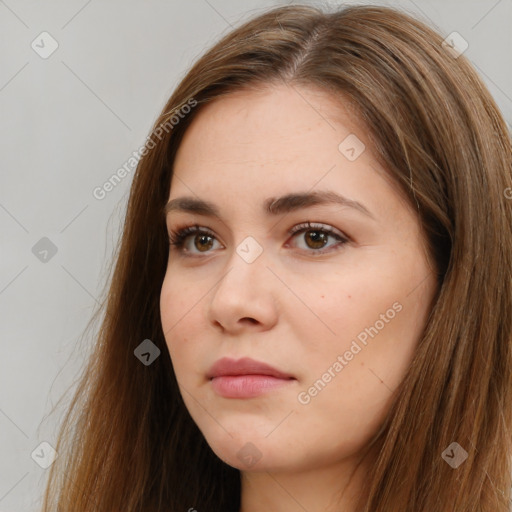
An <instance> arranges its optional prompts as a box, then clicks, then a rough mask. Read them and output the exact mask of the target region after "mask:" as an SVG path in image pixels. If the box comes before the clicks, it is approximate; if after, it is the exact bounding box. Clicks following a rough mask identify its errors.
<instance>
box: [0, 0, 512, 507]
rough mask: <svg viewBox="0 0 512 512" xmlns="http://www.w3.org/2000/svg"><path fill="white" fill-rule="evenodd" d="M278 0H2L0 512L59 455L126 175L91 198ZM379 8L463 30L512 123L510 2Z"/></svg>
mask: <svg viewBox="0 0 512 512" xmlns="http://www.w3.org/2000/svg"><path fill="white" fill-rule="evenodd" d="M284 3H293V2H279V1H262V0H243V1H241V0H238V1H236V0H210V1H206V0H190V1H187V2H185V1H183V0H182V1H179V2H178V1H163V0H159V1H157V0H151V1H142V0H138V1H135V0H131V1H127V0H103V1H100V0H67V1H66V2H65V1H64V0H60V1H51V2H44V3H43V2H35V1H29V0H6V1H2V0H0V38H1V45H0V52H1V53H0V55H1V65H0V109H1V115H0V138H1V148H2V160H1V171H0V234H1V235H0V236H1V239H0V240H1V250H0V312H1V324H0V336H1V337H0V340H1V349H2V351H1V357H0V512H32V511H38V510H39V507H40V504H41V495H42V491H43V487H44V484H45V481H46V473H47V470H44V469H42V468H41V467H40V466H39V465H37V464H36V462H34V460H33V459H32V458H31V454H32V452H33V451H34V450H35V449H36V448H37V447H38V446H39V444H40V443H41V442H43V441H46V442H49V443H50V444H52V445H55V440H56V433H57V426H58V423H59V418H60V416H58V414H57V413H56V414H54V415H53V416H51V417H47V415H48V413H49V412H50V410H51V408H52V407H53V406H54V405H55V403H56V401H57V400H58V399H59V398H60V397H61V396H62V395H63V393H64V391H65V390H66V389H67V388H69V387H70V386H71V388H72V386H73V385H74V384H73V382H74V380H75V379H76V377H77V375H78V370H79V368H80V365H81V364H82V362H83V360H84V357H85V355H86V354H85V352H84V351H83V348H82V347H88V346H91V341H90V337H89V338H88V340H89V341H87V342H84V343H82V344H80V342H79V341H80V340H79V337H80V335H81V334H82V332H83V330H84V328H85V326H86V323H87V321H88V320H89V318H90V317H91V314H92V312H93V309H94V307H95V306H96V301H97V300H98V299H99V296H100V293H101V291H102V289H103V286H104V284H105V276H106V269H107V264H108V263H109V261H110V260H111V257H112V251H113V247H114V245H115V243H116V241H117V239H118V236H119V228H120V223H121V219H122V216H123V213H124V211H125V205H126V200H127V197H128V191H129V187H130V183H131V179H132V175H133V173H131V174H130V175H129V176H128V177H126V178H125V179H124V180H123V182H122V183H120V184H119V185H118V186H117V187H116V188H115V189H114V190H113V191H111V192H110V193H108V194H107V196H106V197H105V198H104V199H103V200H98V199H95V198H94V197H93V194H92V191H93V189H94V188H95V187H98V186H101V185H102V184H103V183H104V182H105V181H106V180H107V179H108V178H109V177H110V176H112V174H113V173H115V171H116V170H117V169H118V168H119V167H120V166H122V165H123V163H125V162H126V161H127V159H128V158H129V157H130V156H131V154H132V152H133V151H135V150H137V149H138V148H139V147H140V146H141V145H142V144H143V143H144V140H145V138H146V136H147V135H148V133H149V130H150V127H151V125H152V123H153V121H154V120H155V119H156V116H157V115H158V113H159V112H160V110H161V108H162V107H163V105H164V103H165V101H166V100H167V98H168V97H169V96H170V94H171V92H172V90H173V88H174V87H175V85H176V84H177V83H178V81H179V79H180V78H181V77H182V76H183V74H184V73H185V71H186V70H187V68H188V67H189V66H190V65H191V63H192V61H193V60H194V58H196V57H197V56H198V55H199V54H201V53H202V52H203V50H204V49H205V48H206V47H208V46H210V45H211V44H212V43H213V42H214V41H216V40H217V39H218V38H219V37H220V36H221V35H223V34H224V33H225V32H226V31H228V30H229V29H230V28H231V27H230V25H233V26H236V25H237V24H239V23H240V22H241V21H243V20H244V19H246V18H247V17H248V16H251V15H253V14H256V13H258V12H260V11H262V10H263V9H265V8H266V7H269V6H272V5H278V4H284ZM309 3H313V4H314V3H318V2H309ZM331 3H335V2H331ZM337 3H338V4H340V3H341V2H337ZM346 3H367V2H346ZM375 3H379V4H383V5H393V6H399V7H402V8H403V9H405V10H406V11H408V12H410V13H412V14H416V15H418V16H419V17H420V18H421V19H423V20H424V21H427V22H430V23H433V24H435V25H436V26H437V27H438V29H439V30H440V31H441V33H442V34H443V35H445V36H447V35H448V34H450V33H451V32H453V31H457V32H459V33H460V34H461V35H462V36H463V37H464V39H466V40H467V42H468V43H469V47H468V49H467V50H466V52H465V55H466V56H467V57H468V58H469V59H470V60H471V61H472V62H473V63H474V65H475V66H476V68H477V70H478V71H479V73H480V74H481V76H482V77H483V79H484V81H485V83H486V84H487V85H488V87H489V89H490V91H491V93H492V94H493V96H494V97H495V99H496V101H497V102H498V104H499V106H500V108H501V109H502V112H503V114H504V116H505V118H506V119H507V122H508V123H509V124H512V72H511V66H510V62H511V59H510V56H511V54H512V35H511V29H510V28H511V26H512V0H500V1H496V0H484V1H477V0H472V1H467V0H458V1H455V0H452V1H447V0H431V1H420V0H415V1H412V0H403V1H393V2H375ZM43 31H47V32H48V33H50V34H51V36H52V37H53V38H54V39H55V40H56V41H57V42H58V45H59V46H58V49H57V50H56V51H55V52H54V53H53V54H52V55H51V56H50V57H48V58H47V59H43V58H41V57H40V56H39V54H38V53H36V51H34V50H33V49H32V47H31V44H32V42H33V41H34V40H35V41H36V43H37V42H38V41H39V45H40V46H41V45H42V43H40V39H39V38H38V36H39V35H40V34H41V32H43ZM45 48H48V42H46V43H45ZM43 237H47V238H49V239H50V240H51V241H52V243H53V244H54V245H55V246H56V248H57V253H56V254H55V255H54V256H53V257H51V258H50V257H49V256H48V261H46V262H43V261H41V260H40V259H38V258H37V257H36V255H34V253H33V252H32V248H33V247H34V246H35V244H36V243H37V242H38V241H39V240H40V239H41V238H43ZM41 257H42V256H41Z"/></svg>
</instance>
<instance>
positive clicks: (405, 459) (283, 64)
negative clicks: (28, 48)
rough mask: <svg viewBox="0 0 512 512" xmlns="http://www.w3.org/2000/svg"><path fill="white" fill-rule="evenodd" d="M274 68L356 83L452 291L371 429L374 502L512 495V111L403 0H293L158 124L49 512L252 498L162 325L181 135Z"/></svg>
mask: <svg viewBox="0 0 512 512" xmlns="http://www.w3.org/2000/svg"><path fill="white" fill-rule="evenodd" d="M278 81H279V82H281V83H282V82H283V81H284V82H285V83H287V84H291V85H301V84H303V85H310V86H311V85H312V86H316V87H320V88H322V89H323V90H326V91H330V92H331V93H332V95H333V97H338V98H340V99H343V101H348V102H350V105H351V106H352V107H353V109H354V113H356V115H357V116H358V117H359V118H360V119H361V120H362V121H363V122H364V123H365V125H366V127H367V130H368V134H369V137H370V140H371V141H372V144H373V145H374V149H375V151H376V154H377V155H378V158H379V160H382V165H383V166H384V167H385V168H386V169H387V170H388V172H389V175H390V177H391V178H392V179H393V180H394V181H395V182H396V183H397V184H398V186H399V190H401V191H402V192H403V193H404V195H405V197H407V199H408V200H409V201H410V204H411V205H413V207H414V208H415V209H416V210H417V213H418V219H419V222H420V223H421V225H422V228H423V230H424V233H425V237H426V242H427V245H428V249H429V252H430V255H431V256H432V258H433V260H434V261H435V262H436V267H437V270H438V281H439V293H438V295H437V296H436V300H435V302H434V303H433V306H432V310H431V313H430V316H429V318H428V321H427V323H426V325H425V329H424V333H423V336H422V338H421V340H420V342H419V343H418V346H417V350H416V352H415V356H414V359H413V361H412V364H411V366H410V368H409V369H408V372H407V374H406V375H405V378H404V379H403V382H402V385H401V386H400V387H399V389H398V390H397V391H396V396H395V400H394V402H393V404H392V406H391V408H390V410H389V414H388V415H387V417H386V420H385V422H384V424H383V427H382V429H381V430H380V431H379V433H378V438H376V439H375V441H376V442H378V443H379V444H378V446H379V452H378V457H377V459H376V463H375V466H374V468H373V470H372V472H371V474H368V476H367V480H366V486H365V487H366V492H365V496H364V499H362V500H361V503H360V504H359V508H358V510H360V511H365V512H394V511H401V512H431V511H443V512H445V511H457V512H469V511H474V512H477V511H478V512H505V511H508V509H509V501H510V491H511V486H512V465H511V455H512V437H511V433H512V330H511V327H512V315H511V311H512V289H511V269H512V208H511V206H512V201H511V199H509V197H510V195H511V194H510V193H512V188H511V187H512V176H511V170H512V149H511V138H510V134H509V132H508V129H507V127H506V124H505V122H504V120H503V118H502V116H501V114H500V112H499V109H498V107H497V106H496V103H495V102H494V100H493V98H492V97H491V95H490V94H489V92H488V91H487V89H486V87H485V86H484V85H483V83H482V81H481V80H480V78H479V77H478V76H477V74H476V72H475V71H474V69H473V68H472V67H471V65H470V63H469V61H468V60H467V59H466V57H465V56H464V55H460V56H458V57H457V56H456V55H455V54H453V52H450V51H449V48H447V47H446V45H444V44H443V37H442V36H441V35H439V34H438V33H437V32H436V30H434V29H432V28H430V27H428V26H427V25H426V24H424V23H422V22H420V21H418V20H415V19H414V18H412V17H410V16H409V15H407V14H405V13H401V12H399V11H397V10H395V9H391V8H387V7H376V6H348V7H344V8H342V9H338V10H333V11H331V12H326V11H324V10H321V9H318V8H315V7H311V6H286V7H280V8H275V9H273V10H270V11H267V12H265V13H264V14H262V15H259V16H258V17H255V18H254V19H252V20H250V21H248V22H245V24H243V25H242V26H240V27H238V28H236V29H235V30H233V31H232V32H230V33H229V34H227V35H226V36H225V37H223V38H222V39H221V40H220V42H218V43H217V44H215V45H214V46H213V48H211V49H210V50H209V51H208V52H207V53H206V54H204V55H203V56H202V57H201V58H200V59H199V60H198V61H197V62H196V63H195V64H194V65H193V67H192V68H191V69H190V71H189V72H188V73H187V74H186V76H185V77H184V78H183V80H182V81H181V83H180V84H179V85H178V87H177V88H176V90H175V91H174V93H173V94H172V96H171V98H170V99H169V101H168V102H167V104H166V105H165V108H164V109H163V111H162V114H161V115H160V116H159V118H158V119H157V121H156V123H155V125H154V128H153V131H152V133H151V136H150V137H148V139H147V144H146V146H147V147H146V148H145V151H144V152H143V156H142V158H141V159H140V161H139V164H138V167H137V170H136V173H135V175H134V179H133V183H132V187H131V191H130V197H129V201H128V205H127V212H126V219H125V223H124V227H123V232H122V236H121V238H120V247H119V250H118V254H117V255H116V264H115V270H114V273H113V274H112V277H111V282H110V287H109V289H108V294H107V295H106V300H105V304H106V309H105V312H104V313H105V314H104V317H103V319H102V323H101V328H100V330H99V335H98V338H97V343H96V344H95V346H94V350H93V351H92V352H91V355H90V357H89V359H88V360H87V364H86V365H85V366H84V371H83V374H82V375H81V377H80V382H79V385H78V386H77V389H76V392H75V395H74V397H73V400H72V403H71V406H70V407H69V409H68V413H67V415H66V417H65V419H64V421H63V424H62V427H61V430H60V433H59V437H58V443H57V446H56V449H57V452H58V454H59V457H58V458H57V460H56V461H55V463H54V464H53V465H52V467H51V469H50V475H49V481H48V486H47V490H46V493H45V496H44V504H43V512H55V511H58V512H70V511H73V512H86V511H87V512H91V511H101V512H118V511H123V512H136V511H144V512H157V511H160V512H164V511H165V512H170V511H172V512H175V511H176V512H177V511H186V510H189V509H196V510H198V511H199V512H202V511H204V512H226V511H238V510H239V506H240V472H239V471H238V470H237V469H235V468H233V467H230V466H228V465H226V464H225V463H224V462H222V461H221V460H220V459H219V458H218V457H216V455H215V454H214V453H213V452H212V450H211V449H210V448H209V446H208V444H207V443H206V441H205V439H204V437H203V436H202V434H201V432H200V431H199V429H198V428H197V426H196V425H195V423H194V422H193V421H192V419H191V417H190V415H189V414H188V411H187V409H186V407H185V406H184V403H183V400H182V398H181V396H180V392H179V389H178V386H177V382H176V379H175V375H174V372H173V367H172V363H171V359H170V357H169V352H168V350H167V347H166V343H165V339H164V335H163V331H162V325H161V321H160V312H159V296H160V289H161V285H162V281H163V278H164V274H165V271H166V267H167V261H168V238H167V233H166V226H165V220H164V215H163V206H164V205H165V203H166V201H167V198H168V194H169V187H170V180H171V176H172V166H173V159H174V156H175V154H176V150H177V148H178V146H179V144H180V141H181V140H182V137H183V134H184V132H185V130H186V129H187V126H189V125H190V123H191V122H192V120H193V119H194V118H195V115H196V114H197V112H199V111H200V109H201V108H202V106H204V105H205V104H207V103H209V102H211V101H214V100H215V98H218V97H219V96H221V95H225V94H229V93H230V92H232V91H237V90H240V89H242V88H245V87H257V86H258V85H265V84H269V83H272V82H278ZM187 104H188V105H189V108H188V109H185V107H184V106H185V105H187ZM190 105H194V106H193V107H190ZM178 114H179V115H178ZM162 127H164V129H162ZM150 141H151V142H152V144H151V145H150V144H149V142H150ZM507 191H509V192H508V193H507ZM99 312H100V311H98V313H97V314H99ZM146 339H149V340H151V342H152V343H154V344H155V345H156V346H157V347H158V348H159V349H160V351H161V354H160V356H159V357H158V358H157V359H156V360H154V361H153V362H152V363H151V364H150V365H145V364H143V363H141V361H140V360H139V358H137V357H136V356H135V355H134V350H135V349H136V348H137V347H138V346H139V345H140V343H141V342H143V340H146ZM453 442H456V443H458V444H459V445H460V446H461V447H462V448H463V449H464V450H465V451H466V452H467V459H466V460H465V461H464V462H463V463H462V464H461V465H460V466H459V467H458V468H456V469H454V468H453V467H451V466H450V465H449V464H448V463H447V462H446V461H445V460H444V459H443V457H442V454H443V452H444V451H445V449H447V448H448V447H449V446H450V445H451V444H452V443H453Z"/></svg>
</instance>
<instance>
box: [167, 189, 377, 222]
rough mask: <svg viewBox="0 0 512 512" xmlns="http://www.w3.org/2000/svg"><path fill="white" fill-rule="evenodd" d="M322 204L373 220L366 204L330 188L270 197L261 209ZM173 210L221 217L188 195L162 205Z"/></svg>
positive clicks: (283, 210) (212, 207) (282, 211)
mask: <svg viewBox="0 0 512 512" xmlns="http://www.w3.org/2000/svg"><path fill="white" fill-rule="evenodd" d="M324 204H337V205H340V206H346V207H348V208H353V209H355V210H357V211H359V212H360V213H363V214H364V215H366V216H368V217H370V218H372V219H374V220H375V217H374V215H373V214H372V213H371V212H370V211H369V210H368V208H366V206H364V205H363V204H361V203H359V202H358V201H355V200H353V199H349V198H347V197H345V196H342V195H340V194H337V193H336V192H332V191H330V190H326V191H315V192H303V193H293V194H286V195H284V196H281V197H277V198H276V197H271V198H269V199H267V200H266V201H265V202H264V204H263V211H264V212H265V213H266V214H267V215H282V214H285V213H289V212H293V211H295V210H300V209H302V208H307V207H310V206H316V205H324ZM173 211H182V212H188V213H195V214H198V215H205V216H210V217H217V218H218V219H221V218H222V216H221V214H220V211H219V210H218V208H217V206H215V204H213V203H211V202H209V201H204V200H202V199H197V198H195V197H190V196H188V197H187V196H185V197H177V198H176V199H171V200H170V201H169V202H168V203H167V204H166V205H165V207H164V214H165V216H167V215H168V214H169V213H170V212H173Z"/></svg>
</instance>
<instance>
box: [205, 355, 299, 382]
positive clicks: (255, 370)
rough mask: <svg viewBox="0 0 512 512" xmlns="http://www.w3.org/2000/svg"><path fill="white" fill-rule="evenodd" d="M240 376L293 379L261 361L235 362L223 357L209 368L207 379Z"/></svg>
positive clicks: (244, 360)
mask: <svg viewBox="0 0 512 512" xmlns="http://www.w3.org/2000/svg"><path fill="white" fill-rule="evenodd" d="M240 375H267V376H269V377H274V378H277V379H283V380H289V379H293V378H294V377H293V376H292V375H290V374H288V373H285V372H282V371H280V370H278V369H277V368H273V367H272V366H270V365H268V364H266V363H263V362H261V361H255V360H254V359H251V358H249V357H244V358H242V359H236V360H235V359H230V358H229V357H223V358H222V359H219V360H218V361H217V362H216V363H215V364H214V365H213V366H212V367H211V368H210V371H209V372H208V374H207V377H208V378H209V379H210V380H211V379H214V378H216V377H225V376H240Z"/></svg>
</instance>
